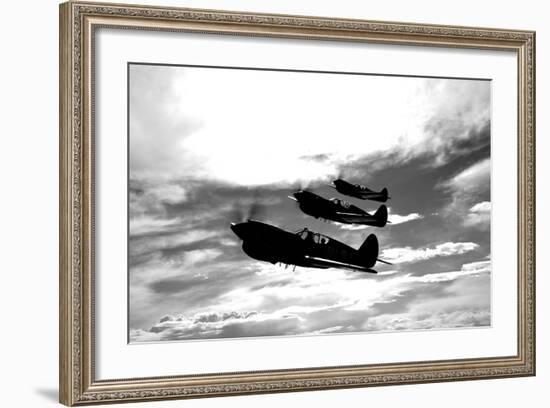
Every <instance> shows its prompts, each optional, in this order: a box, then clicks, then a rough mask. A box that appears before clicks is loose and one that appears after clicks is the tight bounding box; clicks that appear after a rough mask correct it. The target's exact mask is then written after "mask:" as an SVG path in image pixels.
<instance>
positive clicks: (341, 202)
mask: <svg viewBox="0 0 550 408" xmlns="http://www.w3.org/2000/svg"><path fill="white" fill-rule="evenodd" d="M330 201H332V202H333V203H334V204H337V205H339V206H341V207H344V208H349V207H350V206H351V204H350V203H349V202H347V201H346V200H342V199H340V198H331V199H330Z"/></svg>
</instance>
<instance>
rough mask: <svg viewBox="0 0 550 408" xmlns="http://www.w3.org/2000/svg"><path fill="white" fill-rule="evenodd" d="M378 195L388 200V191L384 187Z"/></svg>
mask: <svg viewBox="0 0 550 408" xmlns="http://www.w3.org/2000/svg"><path fill="white" fill-rule="evenodd" d="M380 194H382V196H383V197H384V198H385V199H386V200H387V199H388V198H390V196H389V195H388V189H387V188H386V187H384V188H383V189H382V191H381V192H380Z"/></svg>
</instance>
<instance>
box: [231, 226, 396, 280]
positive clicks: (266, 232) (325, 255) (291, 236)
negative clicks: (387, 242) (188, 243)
mask: <svg viewBox="0 0 550 408" xmlns="http://www.w3.org/2000/svg"><path fill="white" fill-rule="evenodd" d="M231 230H232V231H233V232H234V233H235V235H237V236H238V237H239V238H240V239H241V240H242V241H243V244H242V248H243V251H244V252H245V253H246V254H247V255H248V256H250V257H251V258H254V259H257V260H259V261H264V262H270V263H272V264H276V263H283V264H287V265H295V266H302V267H306V268H320V269H327V268H341V269H349V270H353V271H359V272H368V273H378V272H377V271H375V270H374V269H372V267H373V266H374V265H375V264H376V262H377V261H378V262H382V263H385V264H388V265H391V264H390V263H389V262H386V261H383V260H381V259H378V239H377V238H376V235H374V234H370V235H369V236H368V237H367V239H365V241H364V242H363V244H362V245H361V247H360V248H359V249H354V248H352V247H350V246H348V245H346V244H344V243H342V242H340V241H337V240H335V239H333V238H330V237H328V236H326V235H322V234H319V233H317V232H314V231H310V230H309V229H307V228H303V229H301V230H299V231H297V232H295V233H293V232H289V231H286V230H284V229H281V228H279V227H276V226H274V225H270V224H266V223H264V222H260V221H255V220H248V221H245V222H241V223H238V224H235V223H232V224H231Z"/></svg>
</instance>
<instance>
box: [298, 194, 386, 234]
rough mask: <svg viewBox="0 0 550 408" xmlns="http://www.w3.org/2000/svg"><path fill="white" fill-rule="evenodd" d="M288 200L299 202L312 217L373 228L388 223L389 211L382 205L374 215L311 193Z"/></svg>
mask: <svg viewBox="0 0 550 408" xmlns="http://www.w3.org/2000/svg"><path fill="white" fill-rule="evenodd" d="M288 198H290V199H292V200H295V201H297V202H298V205H299V206H300V209H301V210H302V211H303V212H304V213H306V214H308V215H311V216H312V217H315V218H323V219H325V220H331V221H336V222H340V223H344V224H362V225H371V226H373V227H383V226H384V225H386V223H387V222H389V221H388V209H387V208H386V206H385V205H383V204H382V205H381V206H380V207H379V208H378V210H376V212H375V213H374V214H372V215H371V214H369V213H368V212H366V211H365V210H362V209H361V208H359V207H357V206H355V205H352V204H350V203H348V202H347V201H344V200H340V199H339V198H331V199H330V200H327V199H326V198H323V197H321V196H319V195H317V194H314V193H312V192H310V191H304V190H301V191H298V192H296V193H294V194H293V195H292V196H288Z"/></svg>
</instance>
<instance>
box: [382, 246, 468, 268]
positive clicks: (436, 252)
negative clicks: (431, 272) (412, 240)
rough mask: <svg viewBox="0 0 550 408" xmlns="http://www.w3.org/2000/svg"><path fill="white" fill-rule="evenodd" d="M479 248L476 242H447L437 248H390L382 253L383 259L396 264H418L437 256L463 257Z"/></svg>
mask: <svg viewBox="0 0 550 408" xmlns="http://www.w3.org/2000/svg"><path fill="white" fill-rule="evenodd" d="M477 247H478V244H476V243H474V242H445V243H443V244H438V245H436V247H435V248H417V249H413V248H411V247H404V248H389V249H385V250H384V251H383V252H382V257H383V258H384V259H387V260H389V261H391V262H395V263H404V262H416V261H425V260H428V259H431V258H435V257H437V256H450V255H462V254H463V253H465V252H468V251H473V250H474V249H476V248H477Z"/></svg>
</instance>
